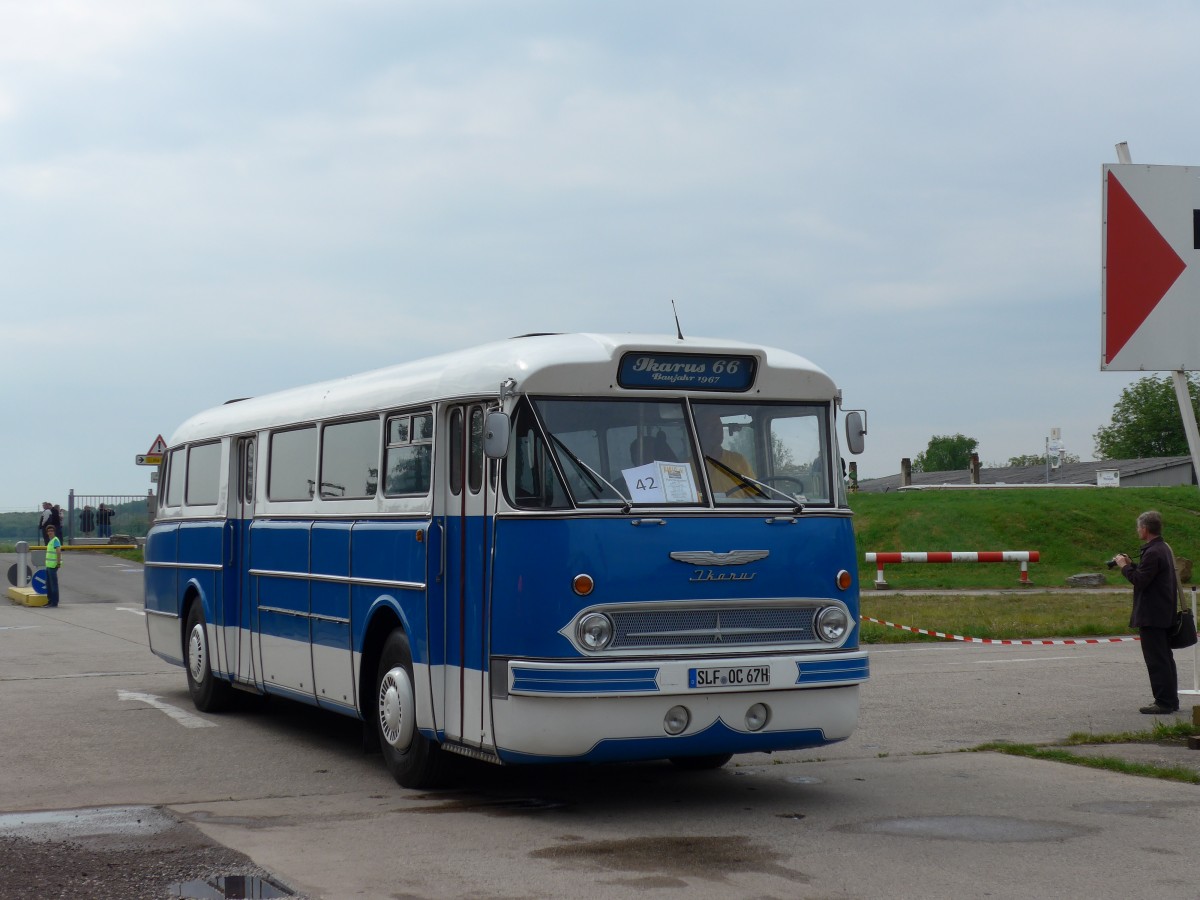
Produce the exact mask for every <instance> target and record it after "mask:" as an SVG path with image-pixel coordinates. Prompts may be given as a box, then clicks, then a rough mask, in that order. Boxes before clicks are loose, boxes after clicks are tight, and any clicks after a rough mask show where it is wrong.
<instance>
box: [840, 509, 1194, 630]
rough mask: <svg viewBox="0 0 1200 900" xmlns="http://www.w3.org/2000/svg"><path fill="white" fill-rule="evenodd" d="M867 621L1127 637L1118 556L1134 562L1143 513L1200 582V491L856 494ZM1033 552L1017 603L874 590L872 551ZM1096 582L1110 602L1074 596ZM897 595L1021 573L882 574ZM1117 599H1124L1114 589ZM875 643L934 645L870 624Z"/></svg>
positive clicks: (888, 570)
mask: <svg viewBox="0 0 1200 900" xmlns="http://www.w3.org/2000/svg"><path fill="white" fill-rule="evenodd" d="M850 505H851V506H852V507H853V508H854V511H855V534H856V536H857V538H858V551H859V573H858V574H859V580H860V583H861V585H862V599H863V602H862V613H863V615H865V616H871V617H873V618H877V619H884V620H886V621H889V622H896V623H898V624H903V625H911V626H914V627H918V628H925V629H928V630H936V631H943V632H948V633H951V634H959V635H966V636H971V637H984V638H1051V637H1059V638H1068V637H1093V636H1111V635H1121V634H1128V633H1130V629H1129V625H1128V622H1129V598H1130V592H1129V591H1130V589H1129V584H1128V582H1126V581H1125V579H1124V578H1122V577H1121V574H1120V573H1119V572H1117V571H1116V570H1109V569H1106V568H1105V565H1104V563H1105V561H1106V560H1108V559H1109V558H1111V557H1112V556H1113V554H1115V553H1119V552H1126V553H1130V554H1134V553H1136V551H1137V550H1138V547H1139V543H1138V540H1137V534H1136V531H1135V527H1134V523H1135V520H1136V519H1137V516H1138V513H1140V512H1143V511H1145V510H1147V509H1157V510H1158V511H1159V512H1161V513H1162V514H1163V519H1164V522H1165V525H1164V537H1165V538H1166V540H1167V542H1168V543H1169V544H1171V546H1172V548H1173V549H1174V550H1175V552H1176V554H1177V555H1178V556H1180V557H1186V558H1188V559H1192V560H1196V561H1197V563H1198V568H1197V575H1196V576H1195V577H1194V578H1193V581H1196V580H1200V490H1198V489H1197V488H1195V487H1178V488H1116V489H1106V490H1099V489H1097V490H1086V489H1082V488H1062V489H1053V488H1047V489H1041V488H1039V489H1031V490H1020V489H1015V488H1014V489H1005V490H994V491H905V492H902V493H890V494H855V495H854V496H853V497H852V498H851V501H850ZM889 550H914V551H920V550H1037V551H1039V552H1040V553H1041V561H1040V562H1036V563H1030V564H1029V579H1030V581H1031V582H1032V583H1033V585H1034V586H1033V587H1030V588H1026V589H1024V590H1023V591H1022V592H1021V593H1018V594H1003V595H992V596H983V597H979V596H970V595H967V594H955V593H950V594H945V595H936V596H900V595H896V594H893V593H890V592H888V591H876V590H874V588H873V587H872V585H873V584H874V581H875V568H874V566H873V565H872V564H869V563H867V562H865V561H863V555H864V554H865V553H868V552H871V551H889ZM1083 572H1099V573H1102V574H1103V575H1104V576H1105V580H1106V583H1107V584H1108V585H1109V586H1110V587H1111V588H1113V589H1114V591H1113V592H1110V593H1095V592H1092V593H1087V592H1080V591H1071V590H1070V589H1069V588H1067V587H1066V579H1067V577H1068V576H1069V575H1076V574H1080V573H1083ZM884 573H885V575H886V578H887V581H888V583H889V584H890V585H891V587H892V588H893V589H895V590H898V589H906V590H914V589H915V590H920V589H925V588H927V589H929V590H931V591H951V592H953V591H955V590H962V591H969V590H972V589H990V588H996V589H1001V588H1002V589H1009V588H1017V587H1018V584H1017V582H1018V578H1019V574H1020V573H1019V564H1018V563H948V564H902V565H894V566H893V565H889V566H886V567H885V568H884ZM1117 589H1119V590H1117ZM863 640H864V641H866V642H868V643H875V642H896V641H911V640H934V639H933V638H926V637H922V636H919V635H914V634H911V633H909V632H905V631H900V630H898V629H894V628H887V627H885V626H882V625H874V624H871V623H864V626H863Z"/></svg>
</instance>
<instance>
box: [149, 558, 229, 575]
mask: <svg viewBox="0 0 1200 900" xmlns="http://www.w3.org/2000/svg"><path fill="white" fill-rule="evenodd" d="M142 565H143V566H145V567H146V568H147V569H208V570H210V571H213V572H220V571H221V570H222V569H224V568H225V567H224V566H223V565H221V564H220V563H187V562H150V561H149V560H147V561H146V562H144V563H142Z"/></svg>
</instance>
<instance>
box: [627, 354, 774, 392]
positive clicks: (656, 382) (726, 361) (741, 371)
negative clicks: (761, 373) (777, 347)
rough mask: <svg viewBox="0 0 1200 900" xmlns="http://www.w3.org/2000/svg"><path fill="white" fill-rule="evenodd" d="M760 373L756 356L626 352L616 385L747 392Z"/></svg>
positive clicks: (655, 388)
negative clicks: (758, 372) (756, 375)
mask: <svg viewBox="0 0 1200 900" xmlns="http://www.w3.org/2000/svg"><path fill="white" fill-rule="evenodd" d="M757 371H758V360H757V359H755V358H754V357H753V356H710V355H699V354H687V353H626V354H625V355H624V356H622V357H621V365H620V368H619V369H618V370H617V384H619V385H620V386H621V387H623V388H650V389H652V390H664V391H665V390H688V391H748V390H750V388H752V387H753V386H754V376H755V373H756V372H757Z"/></svg>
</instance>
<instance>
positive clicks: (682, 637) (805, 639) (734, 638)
mask: <svg viewBox="0 0 1200 900" xmlns="http://www.w3.org/2000/svg"><path fill="white" fill-rule="evenodd" d="M818 609H820V607H818V606H792V607H788V606H764V607H737V608H728V607H727V608H717V609H712V608H709V607H705V608H703V609H637V610H614V611H613V612H612V613H611V616H612V620H613V630H614V632H615V633H614V635H613V640H612V643H611V644H609V649H610V650H637V649H642V648H645V649H652V648H658V647H730V646H752V647H753V646H761V645H763V644H804V643H810V642H813V641H816V640H817V636H816V633H815V631H814V628H813V619H814V617H815V616H816V613H817V610H818Z"/></svg>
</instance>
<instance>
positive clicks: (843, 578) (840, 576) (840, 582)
mask: <svg viewBox="0 0 1200 900" xmlns="http://www.w3.org/2000/svg"><path fill="white" fill-rule="evenodd" d="M853 580H854V579H853V578H852V577H851V575H850V573H849V572H847V571H846V570H845V569H842V571H840V572H838V573H837V586H838V587H839V588H840V589H841V590H843V591H845V590H849V588H850V583H851V582H852V581H853Z"/></svg>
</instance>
